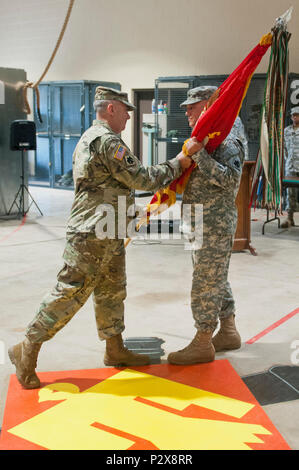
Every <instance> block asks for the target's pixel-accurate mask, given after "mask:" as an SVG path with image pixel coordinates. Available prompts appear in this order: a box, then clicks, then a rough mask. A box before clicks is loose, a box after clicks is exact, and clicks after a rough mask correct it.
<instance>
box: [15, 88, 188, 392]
mask: <svg viewBox="0 0 299 470" xmlns="http://www.w3.org/2000/svg"><path fill="white" fill-rule="evenodd" d="M94 107H95V109H96V110H97V120H95V121H94V122H93V125H92V126H91V127H90V128H89V129H88V130H87V131H86V132H85V133H84V134H83V135H82V137H81V139H80V140H79V142H78V144H77V146H76V149H75V151H74V155H73V175H74V184H75V199H74V203H73V206H72V209H71V214H70V217H69V220H68V224H67V243H66V247H65V251H64V254H63V258H64V266H63V267H62V269H61V271H60V272H59V273H58V276H57V281H58V282H57V284H56V286H55V287H54V289H53V290H52V292H51V293H50V294H48V295H47V296H46V297H45V298H44V299H43V301H42V303H41V305H40V307H39V309H38V312H37V314H36V316H35V318H34V319H33V321H32V322H31V323H30V324H29V326H28V328H27V331H26V337H25V339H24V341H23V342H21V343H19V344H17V345H15V346H13V347H11V348H10V349H9V357H10V359H11V361H12V363H13V364H14V365H15V366H16V373H17V377H18V380H19V382H20V383H21V385H22V386H23V387H25V388H38V387H39V386H40V381H39V379H38V377H37V375H36V373H35V368H36V363H37V357H38V353H39V350H40V347H41V345H42V343H43V342H44V341H47V340H49V339H51V338H52V337H53V336H54V335H55V334H56V333H57V332H58V331H59V330H60V329H61V328H62V327H63V326H65V325H66V324H67V323H68V322H69V321H70V319H71V318H72V317H73V316H74V315H75V314H76V312H77V311H78V310H79V309H80V307H81V306H82V305H84V303H85V302H86V300H87V299H88V297H89V296H90V295H91V294H92V295H93V302H94V309H95V316H96V324H97V330H98V335H99V337H100V339H102V340H106V353H105V358H104V363H105V364H106V365H110V366H114V365H126V366H132V365H144V364H148V363H149V358H148V356H145V355H138V354H133V353H132V352H130V351H128V350H127V349H126V348H125V347H124V345H123V341H122V336H121V333H122V332H123V330H124V328H125V326H124V300H125V297H126V273H125V249H124V238H125V237H126V224H127V222H128V221H129V220H130V218H128V219H127V218H126V215H127V212H126V210H127V208H128V207H129V206H131V205H132V204H134V189H141V190H149V191H156V190H158V189H159V188H161V187H164V186H167V185H169V183H170V182H171V181H172V180H173V179H175V178H177V177H178V176H180V174H181V172H182V169H185V168H188V167H189V166H190V164H191V158H190V157H186V156H185V155H183V154H182V153H181V154H179V155H178V156H177V157H176V158H174V159H172V160H169V161H167V162H165V163H163V164H159V165H156V166H152V167H149V168H145V167H143V166H142V165H141V164H140V162H139V160H138V158H137V157H135V156H134V155H133V154H132V153H131V151H130V150H129V149H128V147H127V146H126V144H125V143H124V142H123V141H122V140H121V138H120V137H119V134H120V132H121V131H123V130H124V128H125V126H126V122H127V120H128V119H130V115H129V114H128V111H130V110H133V109H134V106H133V105H131V104H130V103H129V102H128V97H127V94H126V93H122V92H119V91H116V90H113V89H110V88H106V87H97V89H96V94H95V102H94ZM196 148H197V147H194V145H193V144H192V142H190V146H189V153H190V154H192V153H194V151H195V150H196ZM192 149H194V150H192ZM118 197H120V199H121V201H122V204H123V203H124V206H122V207H120V208H119V207H118ZM103 204H106V206H105V207H104V209H106V210H107V211H108V209H109V208H110V210H111V209H112V213H114V212H115V224H116V230H115V233H114V232H113V233H112V234H111V236H108V237H107V236H106V235H107V234H105V233H104V232H103V230H101V223H103V221H104V223H106V222H105V217H106V213H105V211H104V210H103V206H102V205H103ZM121 212H124V216H125V217H123V214H122V213H121ZM104 214H105V217H104ZM113 221H114V220H113Z"/></svg>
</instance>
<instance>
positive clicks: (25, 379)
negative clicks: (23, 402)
mask: <svg viewBox="0 0 299 470" xmlns="http://www.w3.org/2000/svg"><path fill="white" fill-rule="evenodd" d="M41 345H42V343H31V341H29V339H28V338H25V339H24V341H23V342H22V343H19V344H16V345H15V346H12V347H11V348H9V350H8V355H9V359H10V360H11V362H12V363H13V364H14V365H15V366H16V375H17V379H18V381H19V382H20V384H21V385H22V387H24V388H27V389H32V388H39V387H40V380H39V378H38V376H37V375H36V373H35V368H36V363H37V356H38V353H39V350H40V348H41Z"/></svg>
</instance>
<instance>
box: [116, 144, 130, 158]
mask: <svg viewBox="0 0 299 470" xmlns="http://www.w3.org/2000/svg"><path fill="white" fill-rule="evenodd" d="M126 150H127V149H126V147H124V146H123V145H119V146H118V148H117V150H116V152H115V154H114V158H116V159H117V160H120V161H122V159H123V158H124V156H125V153H126Z"/></svg>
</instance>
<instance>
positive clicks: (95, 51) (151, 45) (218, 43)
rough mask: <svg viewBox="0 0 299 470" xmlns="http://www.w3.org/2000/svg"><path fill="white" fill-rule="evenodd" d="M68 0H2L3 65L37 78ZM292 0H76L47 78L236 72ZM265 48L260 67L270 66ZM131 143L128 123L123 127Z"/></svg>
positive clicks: (298, 34)
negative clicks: (22, 69)
mask: <svg viewBox="0 0 299 470" xmlns="http://www.w3.org/2000/svg"><path fill="white" fill-rule="evenodd" d="M68 3H69V2H68V0H26V1H24V0H0V57H1V63H0V66H2V67H16V68H24V69H25V70H26V72H27V77H28V80H30V81H31V80H32V81H34V80H37V79H38V78H39V76H40V74H41V73H42V71H43V68H44V66H45V65H46V63H47V62H48V60H49V58H50V55H51V53H52V50H53V48H54V45H55V43H56V40H57V38H58V34H59V32H60V28H61V26H62V23H63V20H64V17H65V14H66V10H67V6H68ZM294 3H296V2H294ZM290 4H291V2H290V0H185V1H183V0H106V1H104V0H75V5H74V8H73V12H72V16H71V20H70V23H69V25H68V28H67V31H66V33H65V37H64V39H63V42H62V44H61V47H60V50H59V51H58V54H57V56H56V58H55V61H54V63H53V65H52V67H51V69H50V71H49V72H48V74H47V76H46V78H45V79H46V80H80V79H91V80H107V81H119V82H120V83H121V84H122V89H123V90H125V91H128V92H129V93H130V92H131V90H132V89H133V88H152V87H154V80H155V78H157V77H159V76H168V75H202V74H222V73H229V72H231V71H232V70H233V69H234V68H235V66H237V65H238V63H239V62H240V61H241V59H242V58H244V57H245V55H246V54H247V53H248V52H249V50H250V49H251V48H252V47H253V46H254V45H255V44H256V43H257V42H258V40H259V39H260V37H261V36H262V35H263V34H264V33H267V32H268V31H269V30H270V29H271V26H272V25H273V22H274V20H275V18H276V17H277V16H279V15H280V14H282V13H283V12H284V11H285V10H287V9H288V8H289V6H290ZM289 30H290V31H291V32H292V34H293V36H292V38H291V42H290V70H291V71H293V72H299V53H298V46H297V44H298V39H299V7H297V8H296V5H295V10H294V13H293V18H292V20H291V22H290V25H289ZM267 62H268V55H267V56H266V58H264V59H263V61H262V63H261V65H260V66H259V68H258V69H257V72H265V71H266V67H267ZM124 138H125V140H126V141H127V142H128V143H129V144H131V129H130V126H128V129H127V130H126V132H125V133H124Z"/></svg>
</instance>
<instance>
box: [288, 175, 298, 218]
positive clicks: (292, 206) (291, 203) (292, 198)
mask: <svg viewBox="0 0 299 470" xmlns="http://www.w3.org/2000/svg"><path fill="white" fill-rule="evenodd" d="M287 174H288V176H299V172H298V171H297V172H296V171H290V170H288V172H287ZM297 199H298V189H297V188H287V197H286V202H287V204H286V210H287V212H288V216H289V217H293V214H294V212H296V205H297Z"/></svg>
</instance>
